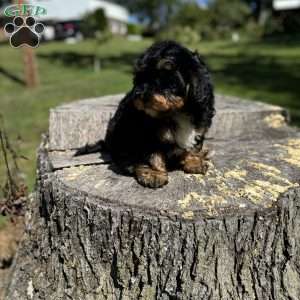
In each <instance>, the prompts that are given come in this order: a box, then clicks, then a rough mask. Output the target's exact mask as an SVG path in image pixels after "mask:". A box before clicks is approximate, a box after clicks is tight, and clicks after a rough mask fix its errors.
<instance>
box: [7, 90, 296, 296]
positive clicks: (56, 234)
mask: <svg viewBox="0 0 300 300" xmlns="http://www.w3.org/2000/svg"><path fill="white" fill-rule="evenodd" d="M120 98H121V97H120V96H115V97H104V98H100V99H91V100H87V101H79V102H75V103H71V104H67V105H64V106H62V107H58V108H57V109H54V110H52V111H51V118H50V132H49V133H50V141H49V140H48V138H45V139H44V141H43V143H42V145H41V148H40V151H39V159H38V173H37V174H38V191H37V200H36V201H33V202H32V204H33V205H32V208H31V214H28V215H29V216H31V218H30V221H29V223H28V226H27V233H26V235H25V238H24V241H23V243H22V245H21V246H20V249H19V251H18V255H17V258H16V260H15V262H14V272H13V276H12V279H11V283H10V286H9V288H8V290H7V298H6V299H7V300H20V299H30V300H32V299H33V300H48V299H49V300H51V299H53V300H54V299H55V300H57V299H72V300H98V299H99V300H102V299H110V300H138V299H141V300H171V299H173V300H175V299H178V300H187V299H191V300H200V299H201V300H231V299H234V300H238V299H239V300H266V299H274V300H285V299H293V300H297V299H300V271H299V261H300V222H299V216H300V188H299V178H300V155H299V154H300V132H299V130H296V129H293V128H290V127H288V126H287V124H286V122H285V112H284V111H283V110H282V109H281V108H278V107H274V106H270V105H264V104H261V103H254V102H247V101H240V100H238V99H234V98H223V97H217V117H216V120H215V124H214V127H213V128H212V131H211V132H210V136H211V137H213V138H214V140H213V141H211V142H210V144H207V145H206V146H207V147H210V148H214V150H215V152H216V154H215V157H214V158H213V161H212V163H211V166H210V169H209V172H208V174H207V175H206V176H202V175H186V174H184V173H183V172H181V171H176V172H172V173H171V174H170V181H169V184H168V185H167V186H165V187H164V188H162V189H158V190H151V189H147V188H144V187H141V186H140V185H138V183H137V182H136V181H135V180H134V179H133V178H131V177H127V176H122V175H120V174H118V173H116V172H115V169H114V168H112V167H111V165H110V164H109V160H107V158H105V157H104V156H103V153H102V154H100V153H94V154H86V155H82V156H79V157H78V156H74V153H75V152H76V150H74V149H78V148H82V147H83V146H84V145H85V144H86V143H95V142H96V141H97V140H98V139H101V138H102V137H103V135H104V134H105V128H106V126H107V122H108V119H109V116H111V114H112V113H113V111H114V110H115V109H116V105H115V104H116V103H117V102H118V100H120ZM101 116H102V117H101ZM96 121H97V122H98V123H96ZM101 128H102V130H100V129H101ZM129 134H130V133H129ZM67 137H69V138H67ZM82 141H83V142H82Z"/></svg>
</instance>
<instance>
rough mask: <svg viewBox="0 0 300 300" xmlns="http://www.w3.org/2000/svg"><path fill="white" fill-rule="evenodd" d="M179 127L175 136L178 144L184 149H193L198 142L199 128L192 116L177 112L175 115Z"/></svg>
mask: <svg viewBox="0 0 300 300" xmlns="http://www.w3.org/2000/svg"><path fill="white" fill-rule="evenodd" d="M174 120H175V122H176V124H177V128H176V130H175V133H174V138H175V141H176V143H177V145H178V146H179V147H180V148H182V149H186V150H188V149H192V148H193V147H194V146H195V145H196V144H197V142H196V137H197V135H198V134H197V130H196V129H195V127H194V125H193V124H192V121H191V118H190V117H189V116H187V115H185V114H177V115H176V116H175V117H174Z"/></svg>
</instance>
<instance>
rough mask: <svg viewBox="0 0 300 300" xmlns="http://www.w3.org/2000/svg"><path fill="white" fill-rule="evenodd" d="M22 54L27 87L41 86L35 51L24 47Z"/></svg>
mask: <svg viewBox="0 0 300 300" xmlns="http://www.w3.org/2000/svg"><path fill="white" fill-rule="evenodd" d="M22 53H23V62H24V77H25V83H26V86H27V87H29V88H35V87H37V86H38V85H39V75H38V67H37V62H36V56H35V52H34V49H32V48H30V47H27V46H24V47H23V49H22Z"/></svg>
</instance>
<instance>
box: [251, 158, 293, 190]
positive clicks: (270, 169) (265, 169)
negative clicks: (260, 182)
mask: <svg viewBox="0 0 300 300" xmlns="http://www.w3.org/2000/svg"><path fill="white" fill-rule="evenodd" d="M249 165H250V166H252V167H254V168H256V169H257V170H260V171H261V172H262V174H263V175H264V177H269V178H271V179H274V180H276V181H279V182H283V183H285V184H287V185H291V182H290V181H289V180H288V179H286V178H284V177H283V176H282V172H281V171H280V170H279V169H277V168H276V167H274V166H270V165H266V164H263V163H257V162H250V163H249Z"/></svg>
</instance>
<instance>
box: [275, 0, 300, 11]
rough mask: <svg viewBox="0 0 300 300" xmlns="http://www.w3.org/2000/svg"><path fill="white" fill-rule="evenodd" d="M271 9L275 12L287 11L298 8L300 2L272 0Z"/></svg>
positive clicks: (299, 0) (298, 0) (294, 0)
mask: <svg viewBox="0 0 300 300" xmlns="http://www.w3.org/2000/svg"><path fill="white" fill-rule="evenodd" d="M273 7H274V9H275V10H288V9H297V8H300V0H274V1H273Z"/></svg>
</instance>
